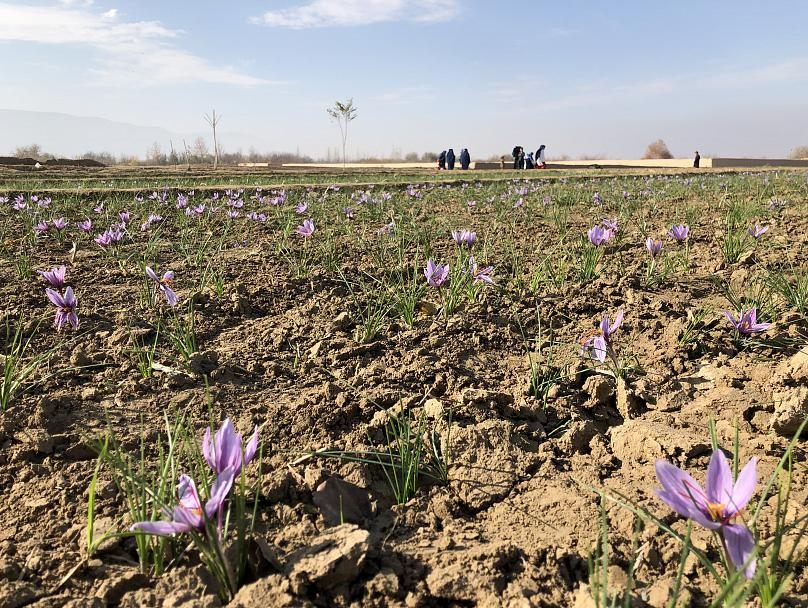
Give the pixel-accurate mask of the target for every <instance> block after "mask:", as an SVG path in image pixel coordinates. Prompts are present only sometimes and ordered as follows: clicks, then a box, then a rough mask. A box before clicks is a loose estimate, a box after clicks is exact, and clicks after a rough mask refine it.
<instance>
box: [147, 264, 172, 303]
mask: <svg viewBox="0 0 808 608" xmlns="http://www.w3.org/2000/svg"><path fill="white" fill-rule="evenodd" d="M146 275H147V276H148V277H149V278H150V279H151V280H152V281H154V282H155V283H157V288H158V289H159V290H160V291H162V292H163V293H164V294H165V296H166V300H168V304H169V306H176V305H177V294H176V293H174V290H172V289H171V288H170V287H169V286H168V285H169V283H171V281H173V280H174V271H173V270H169V271H168V272H166V273H165V274H163V276H162V278H161V277H158V276H157V273H156V272H154V270H152V269H151V268H150V267H149V266H146Z"/></svg>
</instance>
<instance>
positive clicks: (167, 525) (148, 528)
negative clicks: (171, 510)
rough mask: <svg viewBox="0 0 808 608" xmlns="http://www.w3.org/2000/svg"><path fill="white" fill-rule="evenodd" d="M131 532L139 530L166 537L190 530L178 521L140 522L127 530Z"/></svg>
mask: <svg viewBox="0 0 808 608" xmlns="http://www.w3.org/2000/svg"><path fill="white" fill-rule="evenodd" d="M129 529H130V530H132V531H133V532H134V531H136V530H139V531H141V532H145V533H146V534H156V535H158V536H168V535H169V534H181V533H183V532H188V531H189V530H192V529H193V527H192V526H189V525H188V524H187V523H186V522H179V521H141V522H138V523H136V524H134V525H133V526H132V527H131V528H129Z"/></svg>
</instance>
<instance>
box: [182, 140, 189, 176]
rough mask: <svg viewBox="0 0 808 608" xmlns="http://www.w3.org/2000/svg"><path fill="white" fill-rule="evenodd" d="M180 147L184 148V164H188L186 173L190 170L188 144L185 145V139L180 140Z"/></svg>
mask: <svg viewBox="0 0 808 608" xmlns="http://www.w3.org/2000/svg"><path fill="white" fill-rule="evenodd" d="M182 147H183V148H185V162H186V163H187V164H188V171H190V170H191V149H190V148H189V147H188V144H186V143H185V139H183V140H182Z"/></svg>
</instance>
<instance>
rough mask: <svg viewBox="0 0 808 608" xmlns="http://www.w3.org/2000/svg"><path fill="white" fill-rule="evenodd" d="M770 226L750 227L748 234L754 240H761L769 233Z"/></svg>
mask: <svg viewBox="0 0 808 608" xmlns="http://www.w3.org/2000/svg"><path fill="white" fill-rule="evenodd" d="M768 230H769V226H761V225H760V224H755V225H754V226H749V229H748V230H747V232H748V233H749V234H750V235H752V238H754V239H756V240H757V239H759V238H760V237H762V236H763V235H764V234H765V233H766V232H768Z"/></svg>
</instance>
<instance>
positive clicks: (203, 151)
mask: <svg viewBox="0 0 808 608" xmlns="http://www.w3.org/2000/svg"><path fill="white" fill-rule="evenodd" d="M192 149H193V152H194V157H195V158H197V159H198V160H199V162H200V163H204V162H205V159H206V158H207V156H208V153H209V152H208V144H207V143H206V142H205V138H204V137H197V138H196V139H195V140H194V145H193V147H192Z"/></svg>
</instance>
